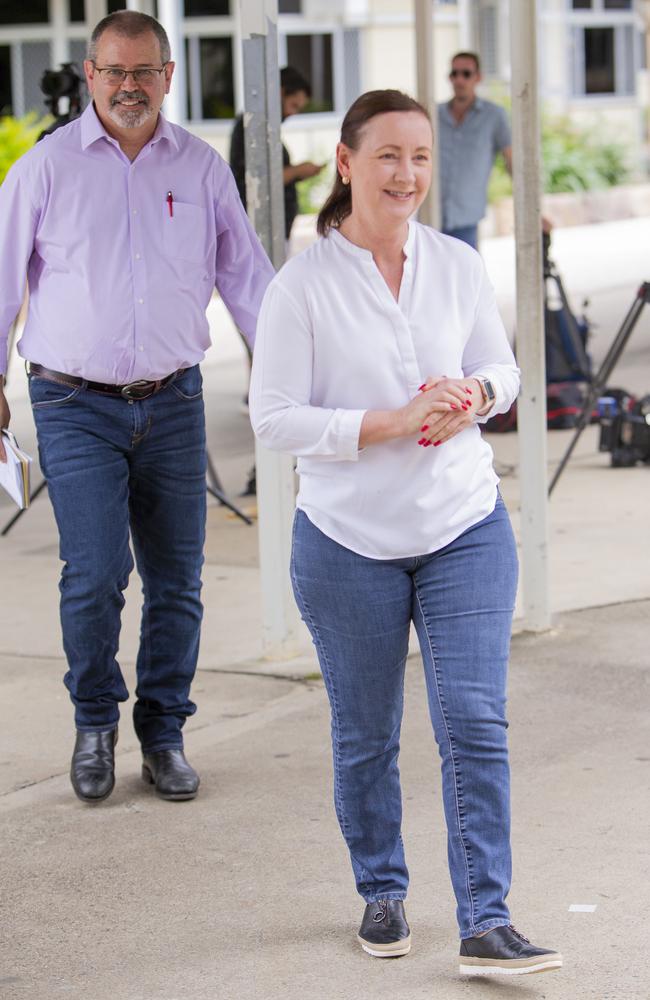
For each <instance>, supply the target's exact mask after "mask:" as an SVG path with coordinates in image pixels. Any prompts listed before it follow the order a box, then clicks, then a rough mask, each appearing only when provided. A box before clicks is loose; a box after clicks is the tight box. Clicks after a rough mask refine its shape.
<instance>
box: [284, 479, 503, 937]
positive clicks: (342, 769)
mask: <svg viewBox="0 0 650 1000" xmlns="http://www.w3.org/2000/svg"><path fill="white" fill-rule="evenodd" d="M291 573H292V581H293V587H294V593H295V597H296V601H297V603H298V607H299V609H300V612H301V615H302V617H303V620H304V621H305V623H306V625H307V627H308V628H309V631H310V632H311V635H312V639H313V641H314V645H315V647H316V650H317V653H318V658H319V662H320V666H321V670H322V673H323V678H324V681H325V685H326V688H327V693H328V696H329V700H330V706H331V714H332V745H333V757H334V801H335V806H336V813H337V817H338V821H339V825H340V827H341V831H342V833H343V836H344V838H345V840H346V843H347V846H348V849H349V852H350V858H351V862H352V869H353V872H354V876H355V879H356V885H357V890H358V892H359V893H360V895H361V896H362V897H363V899H364V900H365V901H366V902H372V901H374V900H377V899H386V898H389V899H403V898H405V896H406V893H407V889H408V878H409V877H408V870H407V867H406V861H405V857H404V846H403V843H402V835H401V823H402V803H401V791H400V780H399V770H398V756H399V748H400V726H401V721H402V709H403V689H404V672H405V664H406V656H407V652H408V641H409V630H410V624H411V621H413V622H414V623H415V627H416V630H417V634H418V638H419V642H420V649H421V652H422V659H423V663H424V672H425V678H426V686H427V695H428V703H429V712H430V716H431V721H432V724H433V731H434V734H435V739H436V741H437V744H438V749H439V752H440V757H441V760H442V789H443V802H444V810H445V818H446V822H447V834H448V858H449V870H450V875H451V881H452V885H453V889H454V893H455V896H456V901H457V911H456V912H457V918H458V926H459V930H460V936H461V937H463V938H465V937H472V936H473V935H475V934H477V933H480V932H481V931H486V930H489V929H490V928H492V927H498V926H501V925H505V924H508V923H509V922H510V914H509V911H508V907H507V905H506V897H507V895H508V891H509V888H510V879H511V853H510V776H509V767H508V749H507V741H506V729H507V725H508V724H507V722H506V715H505V710H506V675H507V664H508V654H509V646H510V631H511V622H512V613H513V608H514V602H515V594H516V588H517V555H516V549H515V542H514V538H513V534H512V529H511V526H510V520H509V518H508V513H507V511H506V508H505V506H504V504H503V501H502V500H501V498H500V497H499V498H498V499H497V502H496V506H495V509H494V511H493V512H492V513H491V514H490V515H488V517H486V518H485V519H484V520H482V521H480V522H479V523H478V524H475V525H473V526H472V527H471V528H469V529H468V530H467V531H465V532H464V533H463V534H462V535H460V537H459V538H457V539H456V540H455V541H453V542H451V544H449V545H447V546H445V548H443V549H440V550H439V551H437V552H434V553H431V554H429V555H422V556H416V557H413V558H407V559H388V560H380V559H369V558H366V557H365V556H361V555H358V554H357V553H355V552H352V551H351V550H350V549H347V548H345V547H344V546H342V545H339V544H338V543H337V542H335V541H333V540H332V539H331V538H329V537H328V536H326V535H325V534H323V532H321V531H320V530H319V529H318V528H316V527H315V526H314V525H313V524H312V522H311V521H310V520H309V518H308V517H307V516H306V514H305V513H304V512H303V511H300V510H299V511H297V513H296V518H295V522H294V534H293V553H292V568H291Z"/></svg>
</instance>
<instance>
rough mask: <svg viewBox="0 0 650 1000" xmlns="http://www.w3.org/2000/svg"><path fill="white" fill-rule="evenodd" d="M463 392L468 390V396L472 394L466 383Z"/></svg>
mask: <svg viewBox="0 0 650 1000" xmlns="http://www.w3.org/2000/svg"><path fill="white" fill-rule="evenodd" d="M465 392H468V393H469V394H470V396H471V395H472V390H471V389H470V388H469V386H467V385H466V386H465Z"/></svg>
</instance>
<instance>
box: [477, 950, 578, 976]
mask: <svg viewBox="0 0 650 1000" xmlns="http://www.w3.org/2000/svg"><path fill="white" fill-rule="evenodd" d="M475 961H476V962H477V964H476V965H472V964H466V963H467V959H464V960H463V961H461V963H460V972H461V973H462V974H463V975H465V976H528V975H532V974H533V973H535V972H552V971H553V969H561V968H562V956H561V955H553V957H552V958H549V959H547V960H546V961H544V962H536V963H534V964H532V963H531V962H527V961H526V960H523V961H522V960H521V959H519V960H518V962H519V964H516V963H515V962H513V963H510V962H509V963H507V964H505V965H504V964H503V963H502V962H499V961H498V960H496V959H476V960H475ZM478 963H481V964H478ZM487 963H489V964H487Z"/></svg>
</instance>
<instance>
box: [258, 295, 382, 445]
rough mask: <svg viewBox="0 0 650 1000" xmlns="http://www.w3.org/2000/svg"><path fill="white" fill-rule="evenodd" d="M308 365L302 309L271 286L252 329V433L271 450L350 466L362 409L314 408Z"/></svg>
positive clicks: (310, 348) (310, 347)
mask: <svg viewBox="0 0 650 1000" xmlns="http://www.w3.org/2000/svg"><path fill="white" fill-rule="evenodd" d="M313 363H314V344H313V335H312V331H311V328H310V323H309V316H308V312H307V309H306V306H301V305H300V304H299V303H298V302H296V300H295V299H294V298H293V297H292V296H291V294H290V293H289V292H287V291H286V289H284V288H282V287H281V286H280V285H279V284H278V283H277V282H273V283H272V284H271V285H270V286H269V288H268V290H267V292H266V295H265V297H264V301H263V303H262V308H261V311H260V316H259V321H258V325H257V342H256V346H255V353H254V355H253V371H252V377H251V385H250V392H249V408H250V417H251V423H252V425H253V430H254V431H255V433H256V434H257V436H258V438H259V439H260V441H261V442H262V444H264V445H265V446H266V447H267V448H270V449H271V450H274V451H284V452H289V453H290V454H292V455H296V456H298V457H306V456H312V457H318V458H319V459H324V460H328V459H329V460H333V461H341V460H347V461H352V462H354V461H356V460H357V458H358V456H359V434H360V431H361V422H362V420H363V417H364V414H365V412H366V411H365V410H352V409H340V408H337V409H332V408H328V407H320V406H313V405H312V404H311V395H312V370H313Z"/></svg>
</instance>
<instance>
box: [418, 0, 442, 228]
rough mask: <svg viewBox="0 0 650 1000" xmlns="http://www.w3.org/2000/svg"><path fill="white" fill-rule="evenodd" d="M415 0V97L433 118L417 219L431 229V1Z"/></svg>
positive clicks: (434, 222) (434, 187) (434, 207)
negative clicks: (425, 187) (427, 178)
mask: <svg viewBox="0 0 650 1000" xmlns="http://www.w3.org/2000/svg"><path fill="white" fill-rule="evenodd" d="M414 2H415V59H416V69H417V98H418V101H419V102H420V104H423V105H424V106H425V108H427V110H428V111H429V113H430V115H431V119H432V121H433V146H434V156H433V169H432V171H431V187H430V188H429V193H428V195H427V197H426V199H425V201H423V202H422V205H421V206H420V211H419V212H418V219H419V220H420V222H423V223H424V224H425V225H427V226H433V227H434V229H439V228H440V185H439V183H438V157H437V155H436V142H437V137H436V131H437V128H436V123H437V112H436V97H435V83H434V72H433V70H434V53H433V3H432V0H414Z"/></svg>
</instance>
